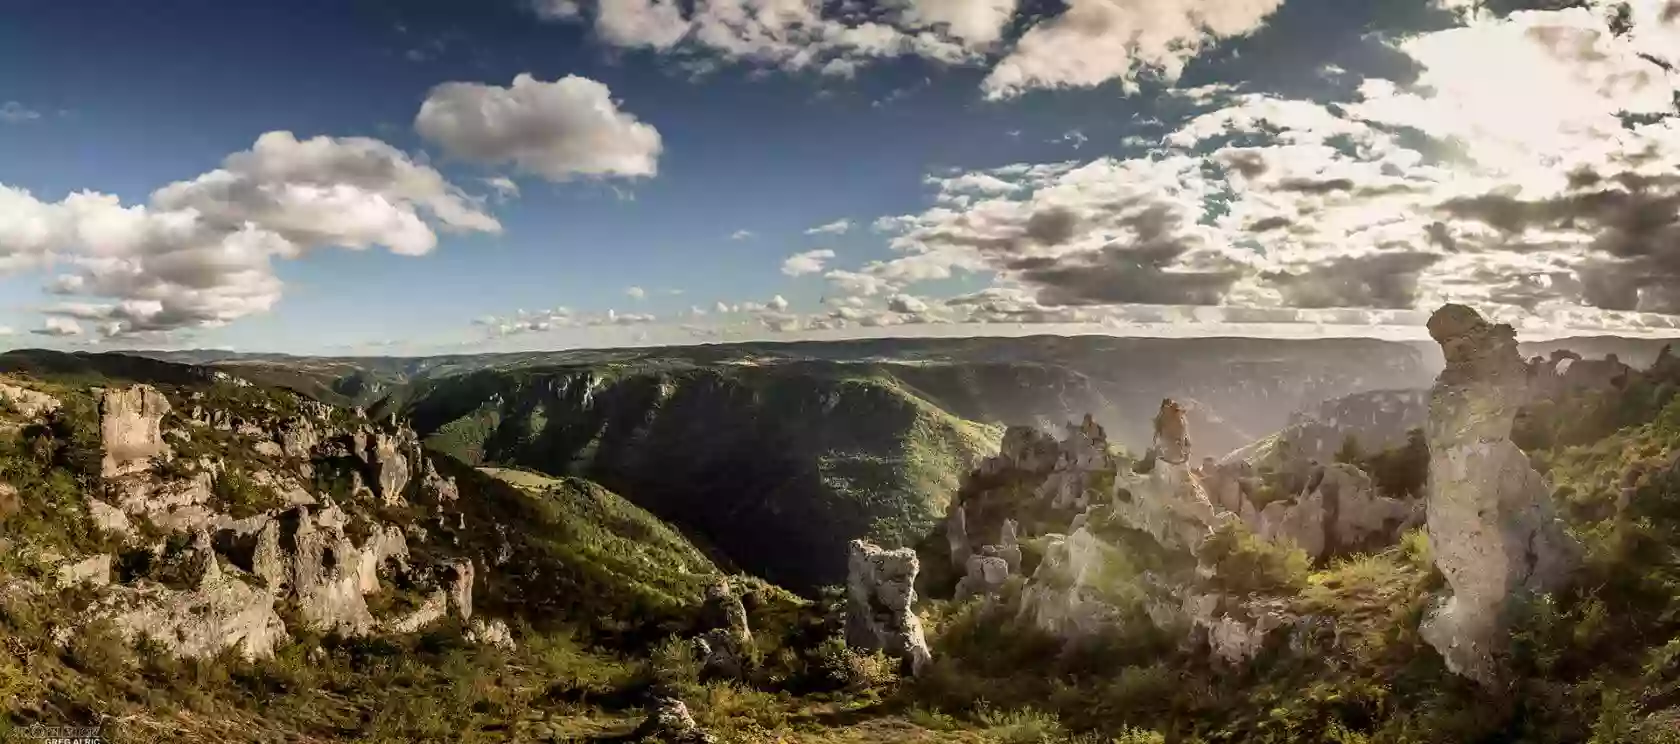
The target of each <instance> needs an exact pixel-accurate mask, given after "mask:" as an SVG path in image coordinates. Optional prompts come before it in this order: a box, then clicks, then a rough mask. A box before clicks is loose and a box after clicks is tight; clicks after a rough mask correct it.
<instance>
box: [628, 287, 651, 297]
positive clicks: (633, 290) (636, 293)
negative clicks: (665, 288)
mask: <svg viewBox="0 0 1680 744" xmlns="http://www.w3.org/2000/svg"><path fill="white" fill-rule="evenodd" d="M624 294H626V295H629V296H630V299H632V300H645V299H647V290H645V289H642V288H641V287H629V288H626V289H625V290H624Z"/></svg>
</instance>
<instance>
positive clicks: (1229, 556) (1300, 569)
mask: <svg viewBox="0 0 1680 744" xmlns="http://www.w3.org/2000/svg"><path fill="white" fill-rule="evenodd" d="M1197 558H1198V559H1199V560H1200V561H1201V562H1202V563H1203V564H1204V565H1207V566H1209V567H1211V568H1212V569H1213V576H1212V577H1211V578H1210V579H1209V580H1208V582H1209V584H1210V585H1211V586H1212V587H1213V588H1215V589H1217V590H1219V591H1220V592H1222V593H1225V594H1235V595H1241V594H1252V593H1260V594H1293V593H1295V592H1298V591H1300V590H1301V589H1302V588H1303V587H1305V586H1306V585H1307V575H1308V573H1309V572H1310V571H1311V568H1312V561H1311V560H1310V559H1308V558H1307V553H1306V551H1304V550H1301V549H1300V548H1296V547H1289V546H1283V545H1278V544H1275V543H1272V542H1269V541H1266V540H1262V539H1260V538H1258V537H1256V536H1255V535H1254V533H1252V532H1250V531H1249V530H1248V528H1247V527H1244V526H1242V525H1241V524H1238V523H1236V522H1234V521H1232V522H1226V523H1224V524H1222V525H1220V526H1219V528H1218V529H1216V530H1214V531H1213V534H1212V535H1210V536H1209V537H1208V539H1207V540H1206V541H1205V542H1203V543H1202V546H1201V548H1200V550H1198V551H1197Z"/></svg>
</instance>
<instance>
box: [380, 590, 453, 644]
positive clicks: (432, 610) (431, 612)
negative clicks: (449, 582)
mask: <svg viewBox="0 0 1680 744" xmlns="http://www.w3.org/2000/svg"><path fill="white" fill-rule="evenodd" d="M448 614H449V595H448V594H447V593H446V592H444V591H443V590H442V589H439V590H437V591H435V592H432V593H431V594H430V595H429V596H427V597H426V601H424V602H422V603H421V604H420V606H419V607H416V608H415V609H413V610H412V611H410V612H408V613H406V614H404V615H403V616H402V617H399V618H397V619H395V620H391V621H388V622H386V623H385V628H386V630H388V631H390V632H392V633H413V632H415V631H417V630H420V629H421V628H424V627H426V626H428V625H431V624H432V623H435V622H437V621H439V620H442V619H443V618H444V616H445V615H448Z"/></svg>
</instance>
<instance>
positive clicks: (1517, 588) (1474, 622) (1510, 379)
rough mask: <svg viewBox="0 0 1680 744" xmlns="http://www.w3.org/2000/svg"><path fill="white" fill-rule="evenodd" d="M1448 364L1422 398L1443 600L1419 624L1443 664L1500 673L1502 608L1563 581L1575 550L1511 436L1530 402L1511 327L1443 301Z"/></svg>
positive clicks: (1438, 318)
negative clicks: (1445, 594)
mask: <svg viewBox="0 0 1680 744" xmlns="http://www.w3.org/2000/svg"><path fill="white" fill-rule="evenodd" d="M1429 334H1430V336H1431V337H1433V338H1434V339H1435V341H1436V342H1437V343H1439V344H1440V345H1441V352H1442V354H1443V355H1444V356H1445V358H1446V368H1445V369H1444V370H1443V371H1442V372H1441V375H1440V378H1439V379H1438V380H1437V381H1436V384H1435V387H1434V389H1433V391H1432V392H1431V397H1430V415H1429V425H1428V426H1427V428H1426V434H1427V436H1428V439H1429V451H1430V463H1429V482H1430V491H1429V498H1428V529H1429V539H1430V545H1431V547H1432V549H1433V551H1434V554H1435V565H1436V567H1437V568H1439V569H1440V571H1441V573H1442V575H1444V576H1445V577H1446V580H1447V585H1448V587H1449V589H1450V596H1449V597H1448V598H1446V600H1445V601H1444V602H1443V603H1441V604H1440V606H1438V607H1437V608H1436V609H1435V610H1434V611H1433V612H1432V613H1431V614H1430V615H1429V617H1428V618H1426V619H1425V621H1424V624H1423V626H1422V628H1421V634H1422V635H1423V638H1424V640H1426V641H1427V642H1429V643H1430V644H1431V645H1432V646H1434V647H1435V648H1436V650H1438V651H1440V653H1441V655H1442V657H1443V658H1444V659H1445V660H1446V662H1447V666H1448V668H1450V669H1452V670H1453V671H1455V672H1458V673H1459V674H1463V675H1465V676H1468V677H1470V678H1472V679H1476V680H1478V681H1481V682H1483V683H1487V684H1493V683H1495V682H1496V680H1497V679H1498V676H1499V670H1498V664H1497V660H1496V659H1497V655H1498V653H1499V650H1500V647H1501V645H1502V643H1503V642H1504V640H1505V638H1506V636H1507V633H1506V630H1507V629H1506V626H1505V622H1506V620H1507V615H1508V613H1507V609H1508V608H1509V607H1510V606H1511V603H1512V602H1513V601H1514V600H1516V599H1517V598H1518V597H1520V596H1522V595H1525V594H1533V593H1539V592H1549V591H1553V590H1556V589H1557V588H1559V587H1561V586H1562V585H1563V584H1564V582H1565V581H1566V580H1567V578H1568V574H1569V571H1570V568H1571V566H1572V564H1573V562H1574V560H1575V557H1576V555H1577V552H1578V546H1576V545H1575V544H1574V543H1573V541H1572V540H1571V538H1569V536H1568V534H1567V533H1566V532H1565V531H1564V529H1563V526H1562V523H1561V522H1559V521H1558V520H1557V519H1556V517H1555V516H1554V510H1553V505H1552V501H1551V489H1550V488H1549V487H1548V485H1547V484H1546V482H1545V479H1544V478H1543V477H1542V476H1541V475H1540V474H1539V473H1538V472H1536V471H1535V470H1534V468H1533V466H1531V465H1530V464H1529V461H1528V456H1527V455H1525V454H1523V452H1522V450H1521V449H1519V448H1518V447H1517V446H1516V445H1515V444H1513V443H1512V442H1511V440H1510V434H1511V428H1512V425H1513V423H1514V422H1515V419H1516V416H1517V411H1518V408H1519V407H1520V406H1522V405H1523V404H1524V403H1525V402H1526V401H1527V400H1528V399H1529V395H1530V390H1529V388H1528V367H1527V366H1526V365H1525V364H1524V363H1523V361H1522V358H1521V357H1520V356H1519V355H1518V353H1517V343H1516V334H1515V331H1513V330H1512V328H1511V327H1510V326H1508V325H1493V324H1490V323H1488V322H1487V321H1485V320H1483V319H1482V318H1481V316H1479V315H1477V314H1476V312H1475V311H1474V310H1471V309H1470V308H1467V307H1464V306H1462V305H1447V306H1444V307H1442V308H1441V309H1440V310H1438V311H1436V313H1435V314H1434V315H1433V316H1431V317H1430V319H1429Z"/></svg>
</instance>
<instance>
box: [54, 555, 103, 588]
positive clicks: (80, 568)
mask: <svg viewBox="0 0 1680 744" xmlns="http://www.w3.org/2000/svg"><path fill="white" fill-rule="evenodd" d="M109 583H111V556H109V555H104V554H101V555H96V556H93V557H92V558H86V559H83V560H81V561H77V562H76V563H69V564H65V565H63V566H60V567H59V569H58V585H59V586H60V587H68V586H76V585H78V584H88V585H91V586H105V585H107V584H109Z"/></svg>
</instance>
